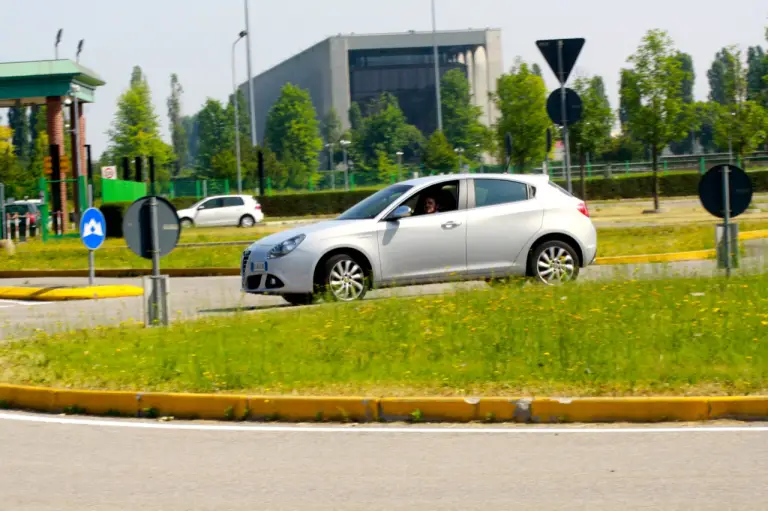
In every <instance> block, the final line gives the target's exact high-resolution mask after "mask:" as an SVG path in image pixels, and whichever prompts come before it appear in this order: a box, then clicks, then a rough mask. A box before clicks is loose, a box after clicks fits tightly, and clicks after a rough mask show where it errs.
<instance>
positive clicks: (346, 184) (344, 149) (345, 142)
mask: <svg viewBox="0 0 768 511" xmlns="http://www.w3.org/2000/svg"><path fill="white" fill-rule="evenodd" d="M351 143H352V142H350V141H349V140H340V141H339V144H340V145H341V151H342V154H343V155H344V189H345V190H347V191H349V165H348V162H347V146H349V144H351Z"/></svg>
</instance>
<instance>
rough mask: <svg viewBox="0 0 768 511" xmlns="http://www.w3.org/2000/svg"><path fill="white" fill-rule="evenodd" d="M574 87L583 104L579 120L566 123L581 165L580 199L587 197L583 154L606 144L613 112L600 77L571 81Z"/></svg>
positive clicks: (599, 148)
mask: <svg viewBox="0 0 768 511" xmlns="http://www.w3.org/2000/svg"><path fill="white" fill-rule="evenodd" d="M573 89H574V90H575V91H576V92H577V93H578V94H579V96H580V97H581V100H582V105H583V106H582V114H581V120H580V121H579V122H577V123H576V124H574V125H573V126H569V129H568V131H569V137H568V139H569V143H570V145H571V151H573V152H574V153H576V154H577V155H578V160H579V163H580V166H581V198H582V199H585V200H586V185H585V176H584V155H585V154H593V155H594V154H595V153H598V152H602V151H603V150H605V149H607V148H608V147H609V145H610V142H611V127H612V126H613V112H612V110H611V105H610V103H609V102H608V97H607V96H606V94H605V84H604V83H603V79H602V78H601V77H600V76H594V77H592V78H578V79H576V80H575V81H574V83H573ZM574 149H575V151H574Z"/></svg>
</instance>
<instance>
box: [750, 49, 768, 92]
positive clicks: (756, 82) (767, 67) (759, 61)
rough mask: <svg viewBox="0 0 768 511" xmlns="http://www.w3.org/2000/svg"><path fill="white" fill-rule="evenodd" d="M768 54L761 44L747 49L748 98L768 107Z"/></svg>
mask: <svg viewBox="0 0 768 511" xmlns="http://www.w3.org/2000/svg"><path fill="white" fill-rule="evenodd" d="M764 77H768V55H766V53H765V51H763V48H762V47H760V46H750V47H749V49H748V50H747V99H748V100H749V101H757V102H760V103H761V104H762V105H763V106H764V107H768V80H765V79H764Z"/></svg>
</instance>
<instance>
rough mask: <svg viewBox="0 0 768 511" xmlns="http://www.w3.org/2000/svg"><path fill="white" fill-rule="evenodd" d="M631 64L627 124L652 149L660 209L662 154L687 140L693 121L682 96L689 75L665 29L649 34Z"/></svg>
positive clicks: (627, 90)
mask: <svg viewBox="0 0 768 511" xmlns="http://www.w3.org/2000/svg"><path fill="white" fill-rule="evenodd" d="M629 62H630V63H631V64H632V65H633V68H632V70H631V71H630V73H631V75H630V76H631V82H632V85H633V86H632V87H626V88H625V90H624V91H623V96H624V97H625V98H626V108H627V125H628V128H629V132H630V133H631V135H632V136H633V137H635V138H636V139H637V140H639V141H641V142H643V143H644V144H645V145H646V146H648V147H649V148H650V150H651V155H652V156H651V158H652V160H653V163H652V164H653V172H654V184H653V188H652V193H653V198H654V208H655V209H658V208H659V204H658V199H659V194H658V187H657V181H656V172H657V170H658V155H659V154H660V153H661V152H662V151H663V150H664V148H665V147H666V146H667V145H668V144H669V143H670V142H672V141H675V140H680V139H682V138H683V137H685V136H686V133H687V131H688V129H689V127H690V125H691V122H692V119H691V118H690V115H689V112H688V111H687V109H686V107H685V104H684V102H683V94H682V92H683V82H684V81H685V79H686V76H687V74H686V73H685V72H684V71H683V70H682V68H681V63H680V59H679V58H678V57H677V52H676V51H675V50H674V47H673V42H672V39H671V38H670V37H669V35H668V34H667V33H666V32H665V31H663V30H650V31H648V33H647V34H646V36H645V37H644V38H643V41H642V44H641V45H640V47H639V48H638V49H637V52H636V53H635V54H634V55H632V56H631V57H630V58H629Z"/></svg>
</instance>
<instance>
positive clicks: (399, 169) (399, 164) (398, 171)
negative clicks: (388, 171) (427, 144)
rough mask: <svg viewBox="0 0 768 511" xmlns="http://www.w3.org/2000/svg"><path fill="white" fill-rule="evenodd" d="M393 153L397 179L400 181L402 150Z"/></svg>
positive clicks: (401, 175) (401, 174)
mask: <svg viewBox="0 0 768 511" xmlns="http://www.w3.org/2000/svg"><path fill="white" fill-rule="evenodd" d="M395 154H397V180H398V181H400V180H401V179H402V177H403V173H402V170H401V169H402V166H403V152H402V151H398V152H396V153H395Z"/></svg>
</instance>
